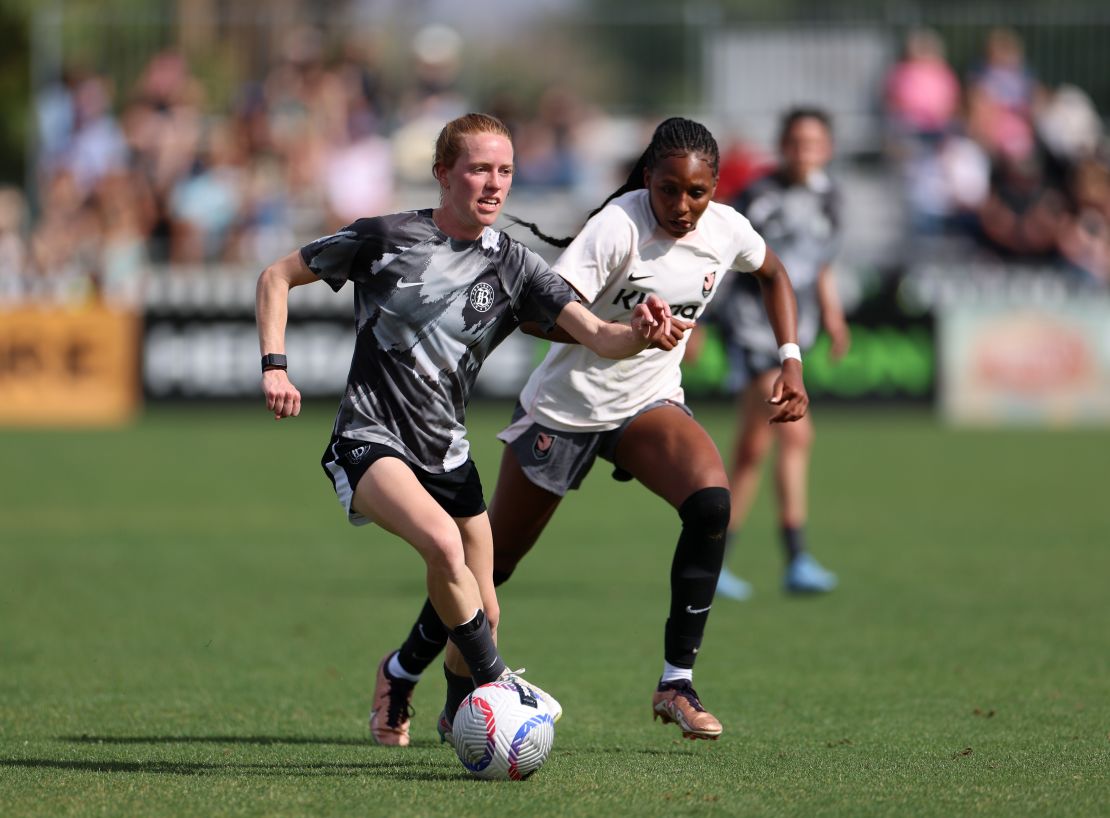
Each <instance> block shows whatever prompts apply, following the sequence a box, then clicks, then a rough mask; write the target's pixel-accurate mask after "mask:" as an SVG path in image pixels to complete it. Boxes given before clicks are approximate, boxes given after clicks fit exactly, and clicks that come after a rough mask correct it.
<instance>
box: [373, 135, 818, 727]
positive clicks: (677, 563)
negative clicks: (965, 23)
mask: <svg viewBox="0 0 1110 818" xmlns="http://www.w3.org/2000/svg"><path fill="white" fill-rule="evenodd" d="M718 166H719V151H718V148H717V144H716V141H715V140H714V139H713V136H712V134H710V133H709V131H708V130H707V129H706V128H705V127H704V126H702V125H700V124H698V123H696V122H691V121H690V120H687V119H681V118H672V119H668V120H666V121H665V122H663V123H662V124H661V125H660V126H659V127H658V128H657V129H656V131H655V134H654V136H653V137H652V141H651V144H650V145H649V146H648V148H647V150H646V151H645V152H644V154H643V156H642V157H641V158H640V161H639V162H638V164H637V166H636V167H635V168H634V169H633V171H632V173H631V174H630V176H629V179H628V181H627V182H626V184H625V185H624V186H622V187H621V188H620V189H618V190H617V191H616V192H615V193H614V194H613V195H612V196H610V198H609V199H608V200H607V201H606V203H605V204H604V205H603V206H602V207H601V208H599V209H598V210H597V211H595V212H594V213H593V214H591V217H590V218H589V220H588V221H587V223H586V225H585V226H584V227H583V229H582V231H581V232H580V233H579V234H578V235H577V236H576V237H575V238H574V239H573V240H568V241H567V244H569V246H567V249H566V251H565V252H564V253H563V254H562V256H560V258H559V260H558V261H557V262H556V263H555V265H554V268H553V269H554V270H555V271H556V272H557V273H559V275H561V276H562V277H563V278H564V279H565V280H566V281H567V282H569V283H570V285H571V286H573V287H574V289H575V290H576V291H577V292H578V293H579V295H580V296H581V297H582V298H583V300H584V301H585V302H586V303H588V304H589V309H590V310H591V312H593V313H594V314H595V315H596V316H598V317H599V318H601V319H604V320H606V321H623V320H626V319H627V317H628V316H629V315H631V314H632V313H633V311H634V310H635V309H636V308H637V305H640V304H643V303H647V302H648V300H649V299H651V298H653V297H658V298H661V299H663V300H664V301H666V302H667V303H668V304H669V305H670V307H671V314H672V327H673V330H672V331H671V332H670V333H669V334H667V335H666V336H665V337H664V338H662V339H660V340H659V341H658V342H656V343H655V344H653V345H652V347H651V348H649V349H645V350H644V351H643V352H640V353H638V354H637V355H635V356H632V357H630V358H628V359H627V360H623V361H619V362H611V361H606V360H603V359H601V358H600V357H598V356H597V355H596V354H594V353H593V352H591V351H590V350H589V349H588V348H585V347H583V346H581V345H578V344H574V343H572V341H573V339H571V338H569V337H566V336H565V335H563V334H561V333H559V332H558V330H556V332H555V333H548V334H547V337H551V338H552V339H553V340H555V341H561V342H563V343H554V344H552V347H551V350H550V352H549V353H548V355H547V357H546V358H545V359H544V361H543V363H541V364H540V366H539V367H538V368H537V369H536V371H535V372H534V373H533V374H532V376H531V377H530V378H529V380H528V383H527V384H526V385H525V387H524V389H523V391H522V392H521V395H520V403H519V405H518V407H517V411H516V413H515V415H514V417H513V420H512V422H511V423H510V425H509V426H508V427H507V428H506V429H505V430H504V431H502V432H501V434H500V435H499V437H500V438H501V440H503V441H505V442H506V443H507V444H508V445H506V447H505V449H504V452H503V456H502V461H501V469H500V473H499V476H498V482H497V488H496V490H495V494H494V498H493V500H492V502H491V506H490V516H491V523H492V527H493V537H494V582H495V583H497V584H499V583H500V582H504V581H505V580H507V579H508V578H509V576H510V575H511V574H512V572H513V570H514V569H515V568H516V565H517V564H518V562H519V561H520V560H521V558H523V556H524V555H525V554H526V553H527V552H528V550H529V549H530V548H531V547H532V545H533V544H534V543H535V542H536V540H537V539H538V538H539V536H540V534H541V533H542V531H543V529H544V526H545V525H546V524H547V522H548V520H550V519H551V516H552V514H553V513H554V512H555V509H556V508H557V507H558V505H559V502H560V501H561V500H562V497H563V496H564V495H565V493H566V492H567V491H568V490H570V489H573V488H577V487H578V486H579V484H580V483H581V481H582V479H583V478H584V477H585V475H586V473H587V472H588V471H589V469H590V467H591V466H592V465H593V462H594V460H595V458H596V457H597V455H601V456H602V457H603V458H605V459H607V460H609V461H611V462H612V463H613V464H614V466H615V467H616V471H615V472H614V476H615V477H618V479H632V478H635V479H637V480H639V481H640V482H641V483H642V484H644V485H645V486H646V487H647V488H649V489H650V490H651V491H653V492H654V493H656V494H658V495H659V496H660V497H662V498H663V499H664V500H666V501H667V502H668V503H670V504H671V505H672V506H673V507H674V508H675V509H676V510H677V511H678V515H679V519H680V521H681V523H682V530H681V533H680V536H679V538H678V544H677V546H676V548H675V554H674V560H673V563H672V566H671V575H670V580H671V602H670V613H669V617H668V619H667V622H666V626H665V628H664V663H663V673H662V675H661V677H660V680H659V683H658V685H657V687H656V689H655V691H654V693H653V695H652V711H653V713H654V715H655V717H657V718H662V719H663V720H664V722H675V723H677V724H678V725H679V728H680V729H681V730H682V733H683V735H684V736H687V737H688V738H703V739H715V738H717V737H718V736H719V735H720V733H721V730H722V727H721V723H720V721H719V720H718V719H717V718H716V717H714V716H713V715H712V714H711V713H709V712H708V711H707V710H706V709H705V707H704V706H703V705H702V703H701V700H700V697H699V696H698V694H697V693H696V691H695V690H694V688H693V684H692V681H693V666H694V660H695V658H696V656H697V654H698V651H699V648H700V646H701V641H702V635H703V633H704V631H705V625H706V621H707V617H708V615H709V611H710V608H711V607H712V604H713V593H714V589H715V588H716V584H717V575H718V573H719V572H720V570H721V563H722V559H723V554H724V541H725V532H726V530H727V527H728V520H729V510H730V498H729V490H728V476H727V474H726V472H725V469H724V466H723V464H722V462H721V456H720V453H719V452H718V451H717V448H716V446H715V444H714V443H713V441H712V439H711V438H710V437H709V435H708V433H706V431H705V430H704V429H703V428H702V427H701V426H700V425H699V424H698V423H697V422H696V421H695V420H694V419H693V416H692V413H691V412H690V410H689V409H688V408H687V407H686V406H685V404H684V403H683V400H684V395H683V391H682V384H681V373H680V370H679V364H680V363H681V361H682V354H683V348H684V347H685V344H686V339H687V336H686V331H687V330H688V329H690V328H692V327H693V322H694V320H695V319H696V318H697V317H698V316H699V315H700V314H701V313H702V311H703V310H704V309H705V305H706V304H707V303H708V302H709V300H710V299H711V298H712V297H713V295H714V294H715V293H716V291H717V289H718V288H719V287H720V285H721V282H722V281H723V280H724V279H725V278H726V277H727V276H729V275H733V274H737V273H739V274H754V275H755V276H756V277H757V279H758V280H759V282H760V286H761V288H762V291H763V294H764V303H765V305H766V309H767V312H768V315H769V318H770V320H771V324H772V326H773V327H774V330H775V335H776V337H777V338H778V340H779V343H780V344H781V346H782V354H783V367H782V373H781V376H780V377H779V378H778V380H777V381H776V382H775V383H774V385H773V387H772V390H771V393H770V395H769V401H770V403H771V404H773V405H774V406H775V412H774V415H773V416H772V418H771V420H772V422H775V423H781V422H789V421H796V420H798V419H799V418H801V417H803V416H804V415H805V412H806V407H807V405H808V397H807V395H806V392H805V387H804V384H803V382H802V369H801V360H800V356H799V354H798V352H797V346H796V343H797V341H796V328H795V325H796V313H795V310H796V308H795V301H794V293H793V290H792V288H791V284H790V279H789V277H788V275H787V272H786V270H785V268H784V267H783V265H782V263H781V262H780V261H779V259H778V257H777V256H776V255H775V253H774V252H773V251H772V250H771V249H770V248H768V247H767V245H766V243H765V242H764V241H763V239H762V238H761V237H760V236H759V234H758V233H756V231H755V230H754V229H753V228H752V227H751V225H750V224H749V223H748V220H747V219H745V218H744V217H743V216H742V215H740V214H739V213H738V212H736V211H735V210H734V209H732V208H731V207H728V206H725V205H721V204H718V203H716V202H713V201H712V198H713V193H714V190H715V187H716V182H717V174H718ZM528 226H529V227H531V228H532V230H533V231H534V232H535V233H536V234H537V235H540V236H541V237H542V238H544V239H545V240H548V241H553V240H551V239H549V238H548V237H546V236H544V235H543V234H542V233H540V232H539V231H538V230H537V229H536V227H535V226H534V225H528ZM553 243H556V244H560V242H556V241H553ZM564 246H565V245H564ZM525 329H526V331H527V329H528V328H527V327H526V328H525ZM537 334H540V333H538V332H537ZM567 342H571V343H567ZM444 640H445V630H444V629H443V627H442V625H439V626H438V627H437V623H436V622H435V618H434V612H433V611H432V610H431V607H430V606H428V605H425V608H424V610H423V611H422V613H421V615H420V618H419V619H418V621H417V623H416V624H415V626H414V627H413V629H412V632H411V633H410V634H409V637H408V639H407V640H406V641H405V643H404V644H403V645H402V647H401V648H400V650H398V651H396V652H391V653H390V654H389V655H387V656H386V658H385V659H384V660H383V664H384V665H385V666H386V667H387V668H388V673H387V674H386V676H385V678H384V680H383V677H382V676H381V674H379V685H378V687H377V689H376V691H375V701H379V697H381V699H380V700H381V701H382V702H385V701H387V700H389V699H390V698H391V697H393V698H400V697H402V696H404V695H408V696H411V690H412V684H414V683H415V681H416V680H418V679H419V677H420V674H421V673H422V672H423V670H424V669H425V668H426V667H427V665H428V664H430V663H431V661H432V660H433V659H434V657H435V656H436V654H437V653H438V650H439V648H440V647H441V646H442V644H443V642H444ZM446 675H447V680H448V701H447V706H446V707H445V709H444V713H443V715H442V716H441V718H440V733H441V735H443V734H445V733H446V732H448V731H449V730H450V722H451V717H452V714H453V712H454V708H455V707H457V705H458V702H459V701H461V700H462V698H463V697H464V696H465V695H466V693H467V692H468V691H469V689H470V687H471V686H472V684H473V683H472V681H471V680H468V679H465V678H461V677H459V676H457V675H455V674H453V673H452V672H450V670H449V669H447V670H446ZM394 687H396V689H397V691H398V692H397V693H394V692H393V688H394ZM380 712H381V718H379V719H378V720H377V721H376V722H375V720H373V719H372V720H371V730H372V732H373V733H374V735H375V739H376V740H378V741H380V742H382V743H393V744H402V743H406V742H407V736H408V727H409V725H408V720H407V718H406V719H402V720H398V721H395V722H390V721H389V719H388V718H387V715H388V713H389V712H394V713H400V712H407V707H400V706H393V707H392V708H386V707H384V705H383V707H382V708H381V710H380ZM401 736H404V738H405V741H401V740H394V739H399V738H400V737H401Z"/></svg>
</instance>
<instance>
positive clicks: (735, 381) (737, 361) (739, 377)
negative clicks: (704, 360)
mask: <svg viewBox="0 0 1110 818" xmlns="http://www.w3.org/2000/svg"><path fill="white" fill-rule="evenodd" d="M725 352H726V354H727V356H728V390H729V392H742V391H744V390H745V389H747V388H748V385H749V384H750V383H752V381H754V380H756V378H758V377H759V376H760V375H762V374H763V373H764V372H772V371H774V370H778V369H780V368H781V367H782V364H781V363H779V353H778V350H771V351H767V350H762V349H753V348H751V347H745V346H741V345H739V344H728V346H727V348H726V350H725Z"/></svg>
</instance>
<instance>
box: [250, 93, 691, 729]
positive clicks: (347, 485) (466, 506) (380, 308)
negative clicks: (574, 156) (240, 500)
mask: <svg viewBox="0 0 1110 818" xmlns="http://www.w3.org/2000/svg"><path fill="white" fill-rule="evenodd" d="M512 173H513V148H512V142H511V141H510V137H509V132H508V130H507V129H506V127H505V126H504V124H502V123H501V122H500V121H499V120H497V119H495V118H493V117H489V116H486V115H484V114H468V115H466V116H463V117H459V118H458V119H455V120H453V121H451V122H449V123H448V124H447V125H446V126H445V127H444V128H443V130H442V132H441V133H440V136H439V139H438V140H437V143H436V154H435V161H434V164H433V174H434V176H435V178H436V180H437V181H438V182H439V185H440V204H439V207H437V208H435V209H427V210H415V211H411V212H407V213H395V214H392V215H389V216H380V217H376V218H368V219H359V220H358V221H356V222H354V223H353V224H351V225H350V226H348V227H347V228H345V229H343V230H340V231H339V232H338V233H335V234H333V235H330V236H325V237H323V238H320V239H317V240H316V241H314V242H311V243H310V244H308V245H305V246H304V247H302V248H301V249H300V250H299V251H294V252H292V253H290V254H289V255H288V256H286V257H285V258H282V259H280V260H279V261H277V262H275V263H274V264H272V265H270V266H269V267H267V268H266V270H264V271H263V273H262V274H261V276H259V280H258V292H257V320H258V332H259V343H260V346H261V350H262V353H263V357H262V368H263V375H262V388H263V392H264V393H265V396H266V406H267V408H268V409H269V410H270V411H272V412H273V413H274V417H275V418H277V419H279V420H280V419H282V418H286V417H292V416H296V415H297V414H299V412H300V406H301V396H300V392H299V391H298V390H297V388H296V387H295V386H294V385H293V383H292V382H291V381H290V379H289V376H288V372H287V365H288V364H287V360H286V356H285V326H286V322H287V316H288V297H289V290H290V289H291V288H293V287H296V286H301V285H304V284H309V283H311V282H314V281H319V280H323V281H326V282H327V283H328V284H329V285H330V286H331V287H332V288H333V289H335V290H339V289H340V288H342V287H343V286H344V284H345V283H346V282H347V281H351V282H353V283H354V287H355V298H354V302H355V317H356V319H357V327H358V329H357V337H356V342H355V350H354V354H353V356H352V359H351V369H350V374H349V375H348V380H347V389H346V391H345V394H344V396H343V399H342V401H341V403H340V407H339V412H338V415H337V417H336V420H335V426H334V428H333V431H332V438H331V441H330V443H329V445H328V447H327V450H326V452H325V454H324V458H323V461H322V464H323V466H324V469H325V471H326V473H327V475H328V477H329V478H330V479H331V482H332V484H333V486H334V488H335V491H336V494H337V496H338V498H339V500H340V502H341V503H342V504H343V506H344V509H345V511H346V512H347V515H348V518H349V520H350V521H351V522H352V523H355V524H360V523H364V522H368V521H374V522H376V523H377V524H378V525H380V526H381V527H382V528H384V529H385V530H387V531H389V532H391V533H393V534H396V535H397V536H399V537H401V538H402V539H404V540H405V541H406V542H408V543H409V544H410V545H412V547H413V548H415V549H416V551H417V552H419V554H420V556H421V557H422V558H423V560H424V562H425V564H426V568H427V572H426V577H427V587H428V596H429V599H430V600H431V606H430V607H434V610H435V612H436V614H437V616H438V619H439V620H441V621H442V622H443V623H446V633H447V636H448V637H449V638H450V642H451V645H452V650H450V651H449V652H448V659H447V665H448V667H450V668H453V669H454V671H455V672H456V673H458V674H460V675H462V674H465V675H466V676H467V677H468V678H470V679H472V680H473V681H474V682H476V683H478V684H482V683H485V682H489V681H493V680H494V679H497V678H501V677H502V676H503V675H504V674H508V673H509V671H508V670H507V668H506V665H505V663H504V661H503V660H502V659H501V656H500V654H499V653H498V651H497V648H496V646H495V644H494V641H493V632H492V627H491V625H492V623H493V622H496V620H497V617H498V614H497V598H496V592H495V591H494V586H493V580H492V548H493V546H492V535H491V532H490V525H489V518H488V515H487V513H486V507H485V502H484V499H483V496H482V486H481V481H480V479H479V476H478V472H477V469H476V468H475V466H474V463H473V461H472V460H471V459H470V456H469V444H468V443H467V440H466V427H465V425H464V420H465V407H466V403H467V401H468V398H469V395H470V391H471V388H472V386H473V384H474V380H475V379H476V378H477V375H478V371H479V370H480V368H481V366H482V362H483V361H484V360H485V358H486V356H487V355H488V354H489V353H490V351H492V350H493V348H494V347H496V346H497V344H499V343H500V342H501V341H502V340H504V338H505V337H506V336H507V335H508V334H509V333H510V332H512V331H513V330H514V329H515V328H516V327H517V326H519V325H520V323H521V322H522V321H528V322H532V323H538V324H539V325H540V326H542V327H545V328H547V329H551V328H554V327H559V328H560V329H561V330H562V331H565V332H568V333H570V334H571V335H572V336H573V337H574V338H575V339H577V341H578V342H580V343H582V344H584V345H585V346H586V347H587V348H591V349H593V350H594V351H595V352H596V353H597V354H598V355H601V356H610V355H612V356H628V355H633V354H636V353H638V352H640V351H642V350H643V349H645V348H646V346H647V345H648V344H650V343H652V342H655V341H658V340H659V339H661V338H662V337H664V336H665V335H667V334H668V333H669V332H670V331H671V327H670V314H669V310H668V309H667V307H666V304H664V303H663V302H662V301H659V300H658V299H653V300H652V302H651V303H645V304H644V305H642V306H638V307H637V309H636V312H635V313H634V314H632V315H631V316H630V321H629V322H628V323H625V324H623V325H622V324H616V323H608V322H605V321H602V320H600V319H598V318H597V317H596V316H594V315H593V314H592V313H590V312H589V311H588V310H587V309H585V307H583V306H582V305H581V304H580V303H579V301H578V298H577V296H576V295H575V293H574V292H573V290H571V288H570V287H568V286H567V284H566V283H565V282H564V281H563V279H562V278H560V277H559V276H557V275H555V274H554V273H552V272H551V270H550V268H549V267H548V266H547V264H546V263H545V262H544V261H543V260H542V259H541V258H540V257H539V256H538V255H536V254H535V253H533V252H532V251H531V250H528V249H527V248H525V247H524V246H523V245H521V244H520V243H519V242H517V241H515V240H514V239H511V238H509V237H508V236H506V235H505V234H503V233H501V232H498V231H496V230H494V229H493V228H492V225H493V223H494V221H495V220H496V219H497V217H498V215H499V214H500V212H501V206H502V204H503V203H504V200H505V196H506V195H507V194H508V192H509V189H510V187H511V185H512ZM518 681H522V680H518ZM532 687H533V688H534V685H533V686H532ZM536 692H537V693H539V694H541V696H542V697H543V698H545V699H550V697H549V696H547V695H546V694H543V692H542V691H539V690H538V689H537V690H536ZM552 704H553V709H555V710H558V704H557V703H555V702H553V700H552Z"/></svg>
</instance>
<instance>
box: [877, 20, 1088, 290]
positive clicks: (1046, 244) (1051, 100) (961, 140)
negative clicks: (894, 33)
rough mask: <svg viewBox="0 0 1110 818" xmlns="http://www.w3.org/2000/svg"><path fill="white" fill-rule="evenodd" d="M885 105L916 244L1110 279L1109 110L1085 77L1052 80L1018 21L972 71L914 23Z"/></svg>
mask: <svg viewBox="0 0 1110 818" xmlns="http://www.w3.org/2000/svg"><path fill="white" fill-rule="evenodd" d="M885 111H886V113H887V119H888V126H889V135H890V150H891V154H892V156H893V158H894V160H895V162H896V163H897V165H898V167H899V168H900V170H901V173H902V174H903V179H904V183H905V188H904V189H905V191H906V208H907V213H908V230H909V232H910V234H911V238H913V239H917V241H910V242H908V243H907V245H906V246H907V248H909V252H911V253H920V254H930V255H933V256H936V255H938V254H939V255H941V256H943V257H944V258H943V260H945V261H961V260H963V261H974V260H997V261H1002V262H1005V263H1008V264H1015V263H1016V264H1031V265H1037V266H1040V267H1044V268H1049V269H1054V270H1058V271H1059V272H1060V273H1061V274H1063V275H1065V276H1068V277H1070V278H1073V279H1074V280H1076V281H1077V282H1083V283H1094V284H1098V285H1102V286H1110V155H1108V152H1107V139H1106V134H1105V133H1104V128H1103V123H1102V119H1101V117H1100V116H1099V113H1098V111H1097V110H1096V109H1095V106H1094V104H1093V103H1092V101H1091V99H1090V97H1089V96H1088V95H1087V94H1086V93H1085V92H1084V91H1083V90H1082V89H1080V88H1078V87H1075V86H1074V85H1068V84H1062V85H1058V86H1056V87H1046V86H1045V85H1044V84H1043V83H1041V82H1040V81H1039V80H1038V77H1037V74H1036V71H1035V70H1034V68H1033V67H1032V66H1031V65H1030V64H1029V62H1028V61H1027V60H1026V56H1025V53H1024V48H1023V44H1022V41H1021V38H1020V37H1019V36H1018V35H1017V34H1016V33H1015V32H1014V31H1012V30H1009V29H1005V28H997V29H994V30H992V31H990V32H989V34H988V35H987V37H986V41H985V43H984V47H983V54H982V57H981V58H980V59H979V60H978V61H977V62H976V63H975V64H974V65H973V66H972V67H971V69H970V70H969V71H968V72H967V74H966V75H965V76H964V77H963V78H962V79H961V78H960V77H959V76H958V75H957V73H956V72H955V71H954V70H953V68H952V67H951V65H949V63H948V61H947V60H946V56H945V47H944V43H943V42H942V40H941V38H940V37H939V36H938V35H937V34H936V33H935V32H933V31H930V30H917V31H913V32H911V33H910V34H909V36H908V37H907V40H906V45H905V52H904V55H903V56H902V58H901V59H900V60H899V61H898V62H897V64H895V65H894V66H893V67H892V68H891V70H890V73H889V74H888V76H887V78H886V83H885ZM907 261H909V262H911V263H912V261H913V260H912V259H907Z"/></svg>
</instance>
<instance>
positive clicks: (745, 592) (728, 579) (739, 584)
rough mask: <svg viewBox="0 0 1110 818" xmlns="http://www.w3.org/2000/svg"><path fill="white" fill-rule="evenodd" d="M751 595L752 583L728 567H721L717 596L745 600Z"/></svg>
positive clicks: (739, 600)
mask: <svg viewBox="0 0 1110 818" xmlns="http://www.w3.org/2000/svg"><path fill="white" fill-rule="evenodd" d="M751 595H752V584H751V583H750V582H748V581H747V580H745V579H741V578H740V577H738V576H736V574H734V573H732V571H730V570H728V568H723V567H722V568H721V574H720V576H718V577H717V596H720V597H724V598H725V599H735V600H736V601H737V602H743V601H744V600H745V599H750V598H751Z"/></svg>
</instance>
